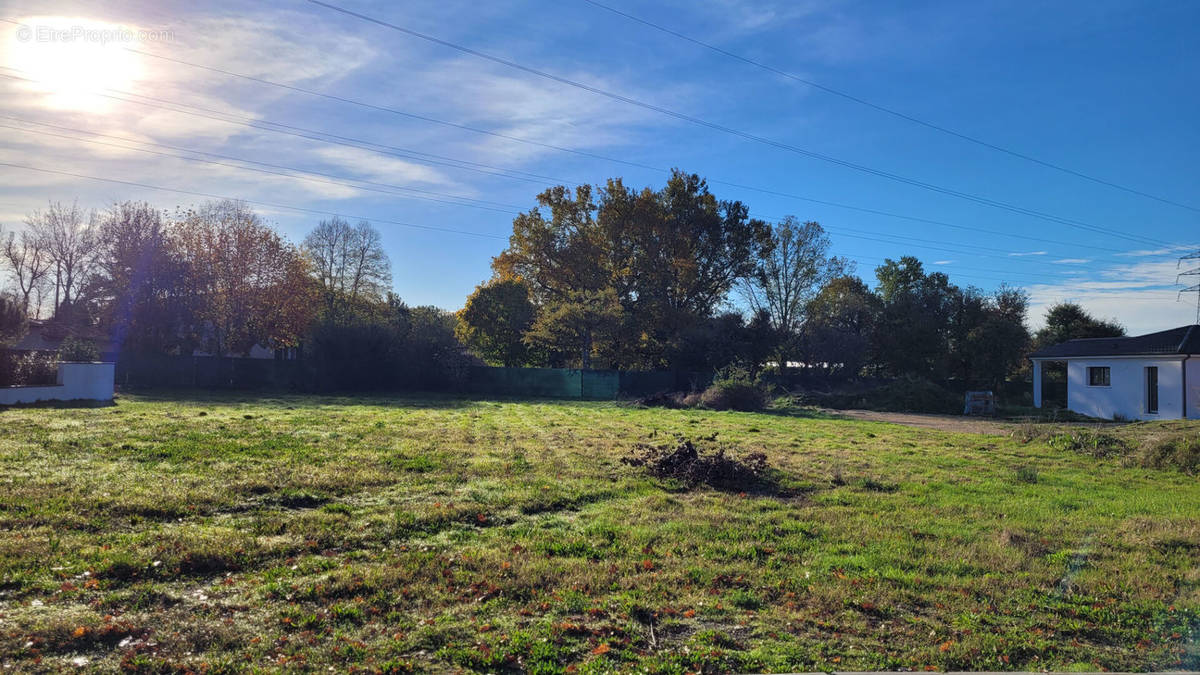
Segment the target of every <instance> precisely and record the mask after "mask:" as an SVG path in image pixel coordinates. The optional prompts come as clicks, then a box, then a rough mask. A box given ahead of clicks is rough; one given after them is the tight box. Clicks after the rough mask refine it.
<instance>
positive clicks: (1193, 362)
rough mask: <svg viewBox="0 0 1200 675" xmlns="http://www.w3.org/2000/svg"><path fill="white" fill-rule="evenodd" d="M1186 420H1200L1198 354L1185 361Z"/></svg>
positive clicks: (1199, 357) (1199, 363) (1199, 366)
mask: <svg viewBox="0 0 1200 675" xmlns="http://www.w3.org/2000/svg"><path fill="white" fill-rule="evenodd" d="M1187 389H1188V400H1187V405H1188V414H1187V416H1188V419H1193V420H1200V354H1194V355H1192V358H1190V359H1188V360H1187Z"/></svg>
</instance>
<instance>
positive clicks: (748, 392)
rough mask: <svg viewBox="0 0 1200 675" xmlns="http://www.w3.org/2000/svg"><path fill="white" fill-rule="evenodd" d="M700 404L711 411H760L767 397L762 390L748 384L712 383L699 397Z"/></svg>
mask: <svg viewBox="0 0 1200 675" xmlns="http://www.w3.org/2000/svg"><path fill="white" fill-rule="evenodd" d="M700 404H701V405H703V406H704V407H705V408H712V409H713V410H741V411H743V412H749V411H754V410H762V409H763V408H764V407H765V406H766V404H767V397H766V395H765V394H763V391H762V389H759V388H758V387H757V386H756V385H753V384H750V383H749V382H714V383H713V385H712V386H711V387H709V388H708V389H705V390H704V393H703V394H701V395H700Z"/></svg>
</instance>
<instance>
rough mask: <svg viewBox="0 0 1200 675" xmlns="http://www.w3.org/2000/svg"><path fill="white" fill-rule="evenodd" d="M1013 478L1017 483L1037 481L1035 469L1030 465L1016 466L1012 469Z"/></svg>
mask: <svg viewBox="0 0 1200 675" xmlns="http://www.w3.org/2000/svg"><path fill="white" fill-rule="evenodd" d="M1013 479H1014V480H1016V481H1017V482H1018V483H1036V482H1038V472H1037V469H1035V468H1033V467H1032V466H1027V465H1026V466H1018V467H1017V468H1015V469H1013Z"/></svg>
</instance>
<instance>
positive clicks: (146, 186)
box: [0, 162, 1153, 300]
mask: <svg viewBox="0 0 1200 675" xmlns="http://www.w3.org/2000/svg"><path fill="white" fill-rule="evenodd" d="M0 166H6V167H10V168H15V169H24V170H27V171H36V172H39V173H47V174H54V175H60V176H68V177H72V178H80V179H84V180H93V181H99V182H104V183H113V184H117V185H127V186H132V187H138V188H144V189H148V190H156V191H161V192H171V193H175V194H184V195H189V196H193V197H202V198H205V199H232V200H239V201H243V202H246V203H247V204H255V205H258V206H265V207H268V208H276V209H284V210H288V211H296V212H299V213H308V214H315V215H323V216H336V217H339V218H345V219H348V220H368V221H372V222H376V223H387V224H390V225H397V226H400V227H407V228H413V229H420V230H428V231H434V232H445V233H450V234H463V235H468V236H473V237H483V238H487V239H500V240H504V239H507V237H505V236H501V235H494V234H486V233H481V232H470V231H467V230H456V229H452V228H445V227H435V226H431V225H418V224H414V223H406V222H402V221H397V220H390V219H386V218H372V217H368V216H359V215H352V214H346V213H340V212H337V211H324V210H321V209H310V208H304V207H299V206H294V205H291V204H281V203H277V202H266V201H261V200H253V199H243V198H239V197H230V196H228V195H220V194H214V193H210V192H200V191H195V190H182V189H179V188H169V187H163V186H160V185H152V184H149V183H141V182H137V181H127V180H120V179H116V178H103V177H100V176H90V175H87V174H82V173H77V172H72V171H62V170H58V169H48V168H44V167H35V166H29V165H26V164H17V163H13V162H0ZM850 257H851V259H852V260H854V262H861V261H860V260H858V258H874V257H873V256H853V254H851V256H850ZM874 259H876V260H885V258H874ZM954 276H956V277H962V278H975V279H985V280H992V281H1004V280H1005V279H1000V278H996V277H985V276H979V275H972V274H970V273H966V274H957V273H956V274H955V275H954ZM1063 290H1067V291H1069V290H1075V291H1078V292H1086V290H1087V289H1072V288H1064V289H1063ZM1106 295H1108V297H1129V298H1131V299H1133V298H1136V299H1139V300H1146V299H1147V298H1145V297H1144V296H1122V295H1115V294H1106ZM1152 299H1153V298H1152Z"/></svg>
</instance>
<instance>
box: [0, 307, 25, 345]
mask: <svg viewBox="0 0 1200 675" xmlns="http://www.w3.org/2000/svg"><path fill="white" fill-rule="evenodd" d="M26 327H27V320H26V316H25V310H24V308H22V307H21V303H20V301H18V300H17V299H16V298H13V297H10V296H7V295H0V345H7V344H12V343H13V342H16V341H17V340H19V339H21V336H23V335H24V334H25V329H26Z"/></svg>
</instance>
